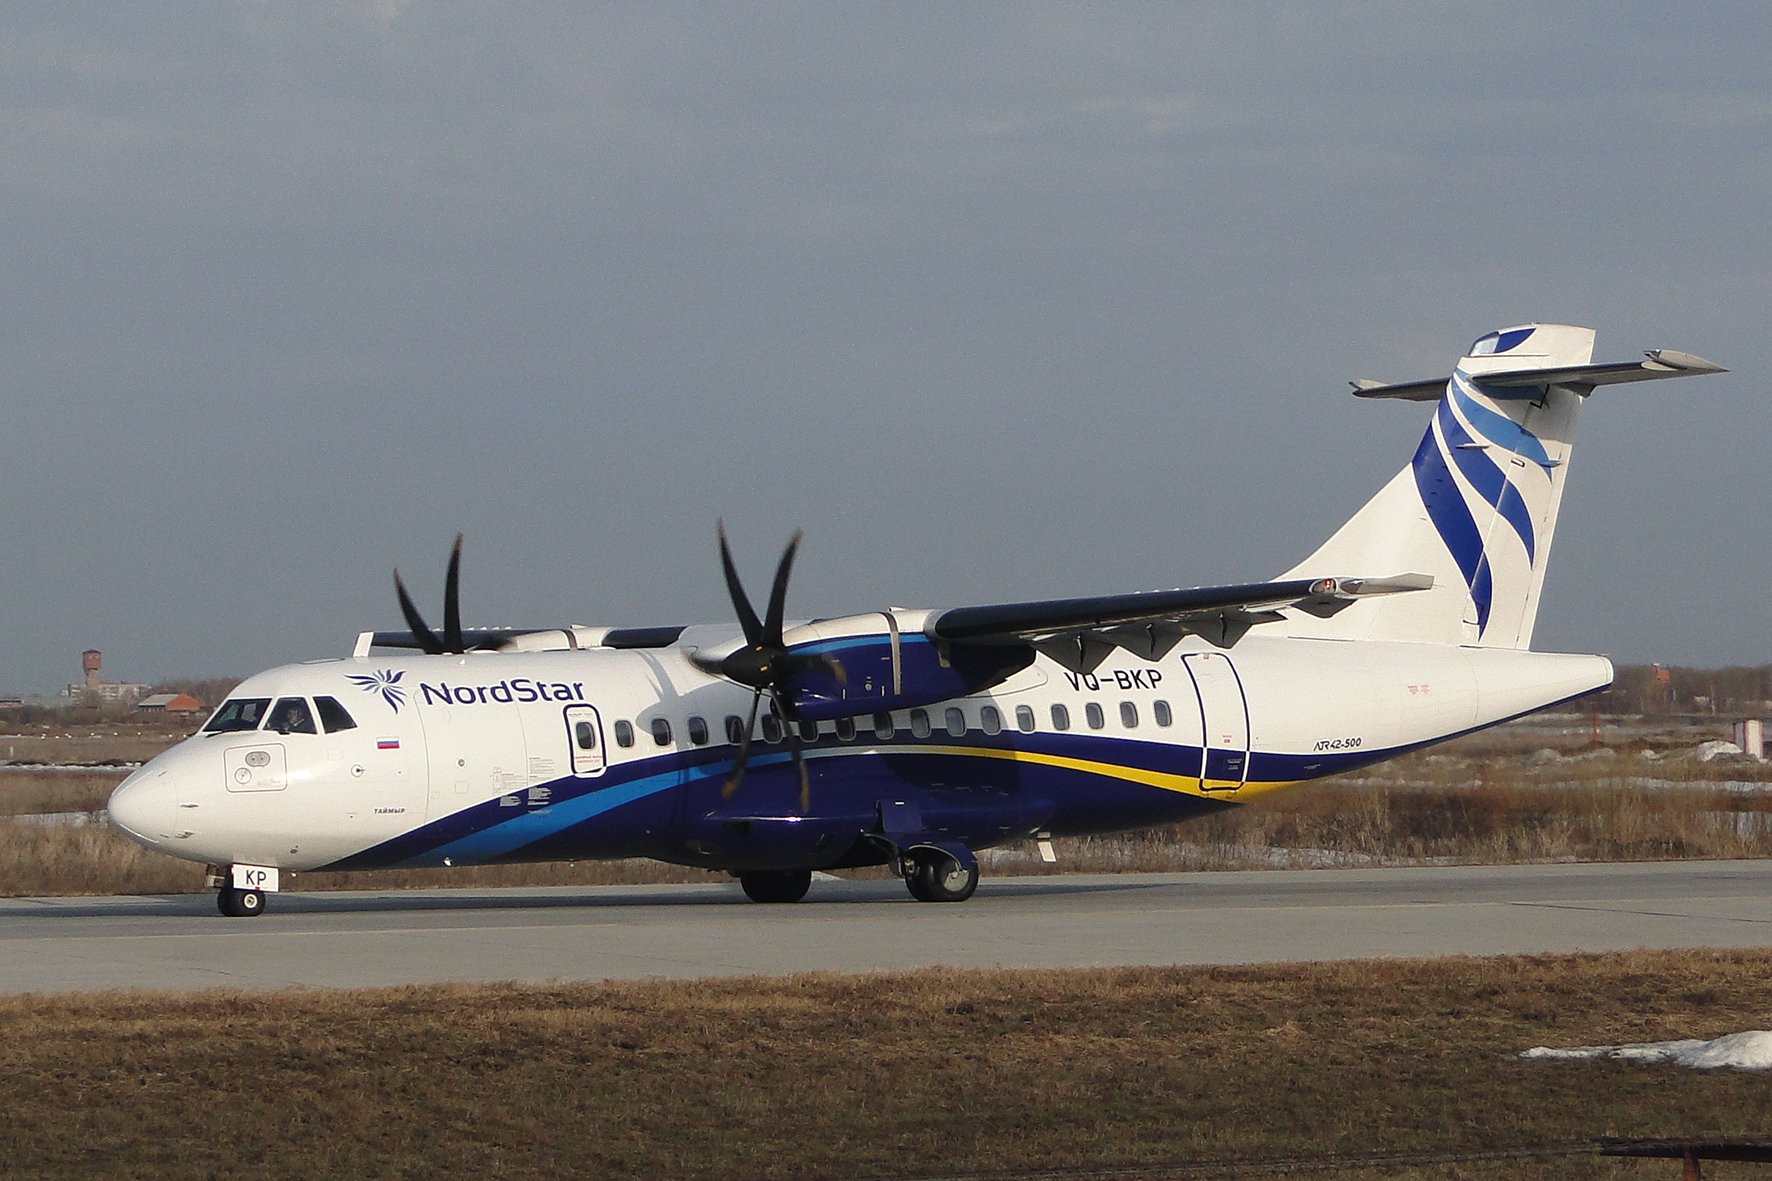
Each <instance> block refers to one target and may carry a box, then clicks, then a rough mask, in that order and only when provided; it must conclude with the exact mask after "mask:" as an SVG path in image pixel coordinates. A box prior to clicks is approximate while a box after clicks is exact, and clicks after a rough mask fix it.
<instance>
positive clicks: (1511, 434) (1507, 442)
mask: <svg viewBox="0 0 1772 1181" xmlns="http://www.w3.org/2000/svg"><path fill="white" fill-rule="evenodd" d="M1467 384H1471V379H1470V378H1469V377H1467V376H1466V375H1465V374H1463V373H1454V374H1453V375H1452V381H1451V382H1450V383H1449V384H1448V386H1447V389H1448V391H1449V392H1450V393H1451V395H1452V400H1453V401H1454V402H1457V403H1458V410H1459V412H1460V413H1461V414H1463V415H1464V417H1465V421H1467V422H1469V423H1470V424H1471V426H1473V427H1475V428H1476V429H1477V431H1478V433H1479V434H1481V435H1482V436H1483V437H1484V438H1486V439H1488V440H1489V441H1490V442H1491V443H1494V444H1495V445H1496V446H1497V447H1505V448H1507V449H1508V450H1509V451H1512V452H1513V453H1514V454H1515V455H1518V456H1522V457H1523V458H1526V459H1530V460H1531V461H1532V462H1533V463H1535V464H1537V465H1538V466H1539V467H1541V468H1544V469H1545V470H1546V471H1549V470H1550V469H1551V468H1553V467H1555V466H1556V465H1555V464H1553V463H1552V462H1551V457H1550V455H1549V454H1547V453H1546V452H1545V449H1544V444H1543V443H1540V442H1539V441H1538V436H1537V435H1535V434H1533V433H1532V432H1531V431H1529V430H1527V429H1526V428H1525V427H1523V426H1521V425H1520V424H1519V423H1517V422H1515V421H1514V420H1513V419H1511V418H1509V417H1508V416H1507V415H1505V414H1498V413H1496V412H1495V411H1493V410H1491V409H1489V408H1488V407H1487V406H1485V405H1483V404H1482V403H1480V402H1478V401H1477V400H1476V399H1475V398H1474V397H1472V396H1471V394H1470V393H1469V392H1468V391H1467V390H1466V389H1465V386H1466V385H1467Z"/></svg>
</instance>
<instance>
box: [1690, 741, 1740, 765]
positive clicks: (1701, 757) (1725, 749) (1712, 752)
mask: <svg viewBox="0 0 1772 1181" xmlns="http://www.w3.org/2000/svg"><path fill="white" fill-rule="evenodd" d="M1696 753H1697V757H1698V761H1699V762H1701V763H1710V762H1714V761H1716V760H1717V759H1733V758H1739V757H1741V748H1740V747H1739V746H1737V745H1735V743H1733V742H1725V741H1723V740H1722V739H1721V738H1716V739H1712V740H1711V741H1709V742H1701V743H1699V744H1698V750H1697V752H1696Z"/></svg>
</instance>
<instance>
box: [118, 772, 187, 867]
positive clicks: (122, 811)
mask: <svg viewBox="0 0 1772 1181" xmlns="http://www.w3.org/2000/svg"><path fill="white" fill-rule="evenodd" d="M105 810H106V814H107V816H108V817H109V819H110V822H111V826H112V827H113V828H116V829H118V830H120V831H121V832H122V833H123V834H124V835H125V836H127V837H130V838H131V839H133V840H135V841H137V842H138V843H140V844H143V845H147V846H148V847H149V848H153V847H155V846H157V845H158V844H159V839H160V837H161V836H163V835H164V834H165V833H166V832H167V831H168V830H169V828H170V820H171V815H172V811H173V807H172V785H171V784H170V783H168V782H167V781H166V772H165V771H164V770H163V769H155V768H153V767H152V765H150V766H147V767H143V768H142V769H141V770H139V771H137V772H136V773H135V774H133V775H131V776H130V777H129V778H128V779H125V780H124V781H123V782H122V783H119V784H118V785H117V789H116V790H115V791H113V792H112V793H111V799H110V802H109V803H108V804H106V805H105Z"/></svg>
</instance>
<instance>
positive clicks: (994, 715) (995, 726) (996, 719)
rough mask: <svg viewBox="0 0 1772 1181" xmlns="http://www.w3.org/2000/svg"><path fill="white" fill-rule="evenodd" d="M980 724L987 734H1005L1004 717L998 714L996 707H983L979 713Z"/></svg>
mask: <svg viewBox="0 0 1772 1181" xmlns="http://www.w3.org/2000/svg"><path fill="white" fill-rule="evenodd" d="M978 724H979V726H980V727H982V728H983V730H984V732H985V733H986V734H1001V733H1002V732H1003V715H1002V714H1000V713H998V712H997V707H996V706H994V705H986V706H982V707H981V708H980V709H979V711H978Z"/></svg>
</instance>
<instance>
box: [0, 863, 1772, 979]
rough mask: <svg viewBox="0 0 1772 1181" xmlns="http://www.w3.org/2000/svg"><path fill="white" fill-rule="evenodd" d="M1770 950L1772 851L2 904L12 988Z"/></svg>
mask: <svg viewBox="0 0 1772 1181" xmlns="http://www.w3.org/2000/svg"><path fill="white" fill-rule="evenodd" d="M1764 946H1772V861H1733V862H1720V861H1710V862H1659V863H1647V864H1630V865H1535V866H1507V867H1485V866H1462V867H1448V868H1411V869H1373V870H1365V869H1362V870H1285V871H1264V872H1252V873H1194V874H1126V875H1072V876H1060V877H1035V878H989V877H987V878H986V879H985V880H984V882H983V883H982V884H981V885H980V886H979V890H978V894H977V895H976V896H975V897H974V898H973V899H972V901H970V902H966V903H960V904H932V903H919V902H914V901H912V900H911V898H910V897H909V895H908V894H906V893H905V891H904V888H903V886H902V885H901V884H900V883H898V882H896V881H866V882H848V881H838V880H835V879H829V880H824V879H821V880H817V881H815V882H814V883H813V887H812V893H811V894H810V895H809V896H808V897H807V899H806V901H804V902H800V903H796V904H791V905H775V906H762V905H758V904H755V903H751V902H748V901H746V900H745V898H744V896H743V895H742V894H741V893H740V892H739V889H738V886H737V885H736V884H731V885H727V884H724V883H710V884H707V885H693V886H597V887H556V888H551V889H540V890H427V891H411V892H393V893H313V894H301V893H284V894H278V895H275V896H273V897H272V898H271V899H270V905H269V906H268V907H267V908H266V913H265V914H263V915H261V916H259V917H256V918H250V919H228V918H223V917H222V916H221V915H219V914H218V913H216V909H215V899H214V896H213V895H212V894H209V893H203V894H182V895H168V896H158V897H122V898H14V899H0V993H24V992H45V993H47V992H69V991H84V990H95V989H116V988H153V989H192V988H218V987H221V988H235V989H276V988H286V987H292V986H310V987H320V988H334V987H364V986H377V985H396V984H416V983H427V982H434V981H448V980H454V981H504V980H518V981H529V982H542V981H550V980H611V979H632V978H642V977H666V978H691V977H706V976H749V975H767V976H779V975H786V974H789V973H794V972H809V971H838V972H858V971H870V970H882V969H908V968H919V967H927V966H934V965H953V966H962V967H1005V968H1007V967H1015V968H1065V967H1084V966H1107V965H1164V964H1231V963H1259V962H1286V961H1295V960H1337V959H1364V958H1371V957H1381V956H1438V955H1453V954H1466V955H1498V954H1523V953H1531V952H1565V951H1608V950H1627V949H1631V948H1639V947H1649V948H1673V947H1764Z"/></svg>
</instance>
